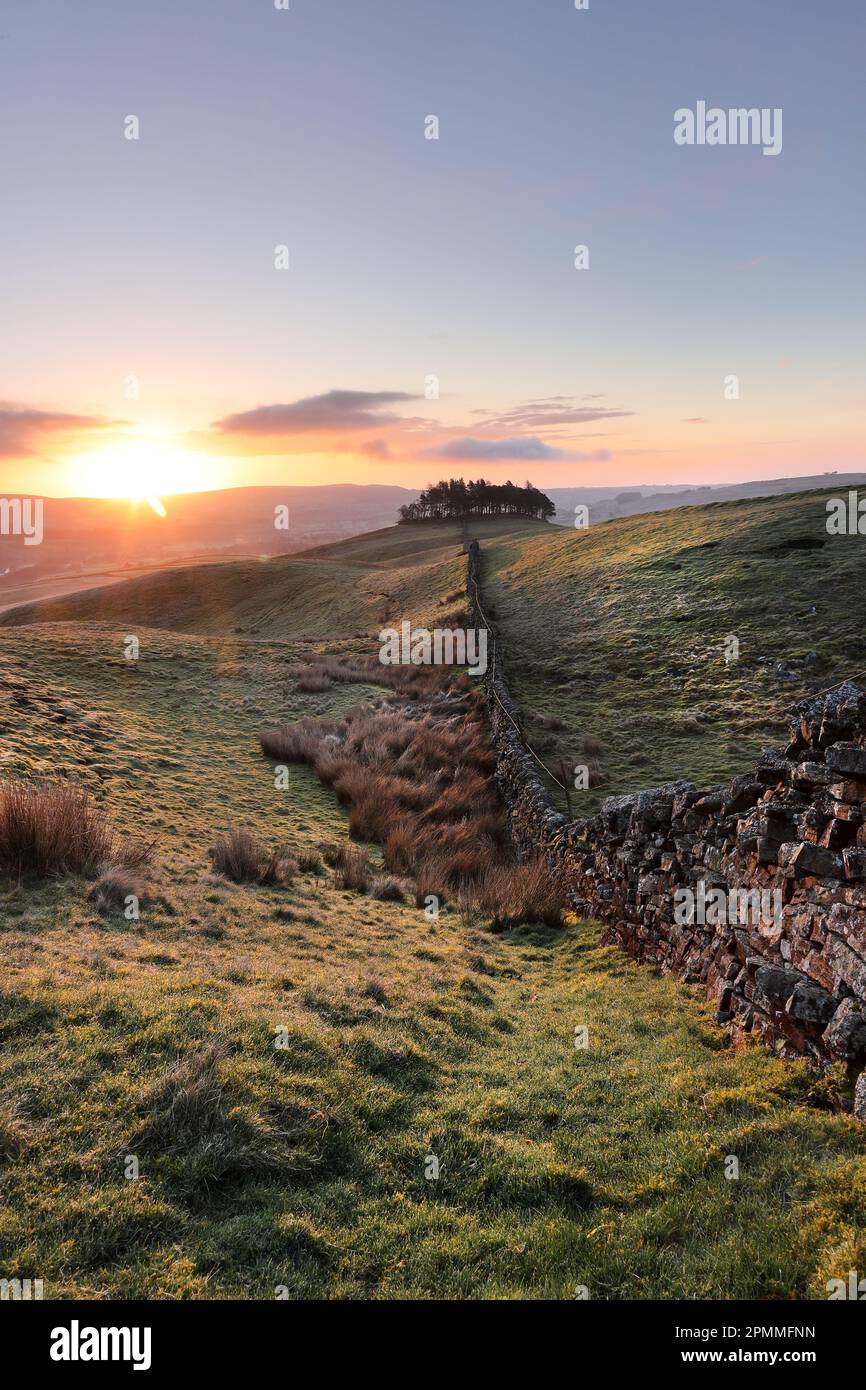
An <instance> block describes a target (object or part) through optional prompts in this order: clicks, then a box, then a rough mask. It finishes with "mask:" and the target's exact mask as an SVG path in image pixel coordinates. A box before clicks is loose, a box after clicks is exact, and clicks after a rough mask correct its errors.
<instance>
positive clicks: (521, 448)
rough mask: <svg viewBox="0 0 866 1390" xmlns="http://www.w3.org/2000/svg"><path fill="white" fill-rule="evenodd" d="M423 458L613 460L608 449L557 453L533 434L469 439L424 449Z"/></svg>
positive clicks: (581, 461)
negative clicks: (507, 437) (509, 437)
mask: <svg viewBox="0 0 866 1390" xmlns="http://www.w3.org/2000/svg"><path fill="white" fill-rule="evenodd" d="M424 456H425V458H440V459H570V460H572V461H575V462H579V463H590V462H592V463H595V462H600V461H602V460H604V459H609V458H610V454H609V453H608V451H607V450H606V449H597V450H596V451H595V452H594V453H591V454H581V453H573V452H572V451H571V450H568V449H554V448H553V447H552V446H551V445H550V444H545V442H544V440H543V439H539V438H538V436H537V435H532V434H527V435H520V436H516V437H513V438H511V439H474V438H472V437H471V436H469V435H467V436H466V437H465V438H463V439H451V440H449V442H448V443H447V444H440V445H439V446H438V447H437V448H435V449H425V450H424Z"/></svg>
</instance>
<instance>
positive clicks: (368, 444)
mask: <svg viewBox="0 0 866 1390" xmlns="http://www.w3.org/2000/svg"><path fill="white" fill-rule="evenodd" d="M358 452H359V453H361V454H364V455H365V456H366V457H367V458H368V459H389V458H392V457H393V455H392V453H391V450H390V449H389V448H388V441H387V439H367V440H365V441H364V443H363V444H359V445H358Z"/></svg>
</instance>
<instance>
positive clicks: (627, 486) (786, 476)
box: [17, 466, 866, 504]
mask: <svg viewBox="0 0 866 1390" xmlns="http://www.w3.org/2000/svg"><path fill="white" fill-rule="evenodd" d="M863 475H866V466H864V468H862V469H853V470H852V471H851V472H850V473H842V472H840V471H839V470H838V469H832V470H824V471H823V472H821V473H808V474H790V473H780V474H777V475H774V476H773V477H768V478H755V477H748V478H732V479H730V480H725V481H723V482H720V483H707V482H702V481H700V480H695V481H688V480H684V481H681V482H658V481H650V482H643V483H626V482H622V481H621V480H620V481H617V482H607V483H543V482H542V483H536V484H534V486H536V487H538V488H539V490H540V491H541V492H563V491H569V492H571V491H575V490H577V491H579V490H580V489H581V488H586V489H587V490H591V489H607V488H610V489H611V490H614V489H616V488H622V489H623V490H624V491H634V490H637V489H641V490H643V491H649V492H652V491H654V490H658V491H660V492H661V491H664V490H666V489H676V490H677V491H689V490H692V489H697V488H702V489H706V488H727V487H746V486H748V485H749V484H752V483H762V482H766V483H773V482H786V481H792V482H793V481H799V480H800V479H802V480H803V481H809V482H811V481H813V480H814V479H817V478H837V477H839V478H859V477H862V476H863ZM450 476H453V477H457V476H460V475H456V474H452V475H450ZM467 476H468V475H467ZM443 477H444V475H443ZM430 481H431V480H430V479H428V483H429V482H430ZM426 485H427V484H425V485H423V486H426ZM340 487H357V488H367V487H382V488H398V489H400V490H401V491H403V492H410V493H418V492H421V491H422V487H410V486H408V485H406V484H405V483H398V482H392V483H391V482H389V483H383V482H357V481H354V480H352V479H349V478H343V479H338V480H336V481H334V482H328V483H283V482H269V483H229V484H227V485H226V486H224V487H200V488H189V489H187V490H184V491H177V492H164V493H161V494H160V496H161V497H165V498H169V499H171V498H182V497H195V496H197V495H199V494H203V493H208V494H213V493H221V492H255V491H257V490H258V491H263V492H264V491H273V490H280V489H286V488H298V489H306V490H310V491H321V490H324V489H325V488H340ZM804 490H805V491H809V490H810V489H804ZM17 495H18V496H19V497H21V498H22V499H23V498H25V497H31V498H33V499H37V498H41V499H42V500H43V501H46V502H129V503H134V504H140V503H143V502H144V503H146V502H148V498H145V497H130V496H128V495H127V494H126V493H110V494H105V495H95V494H94V495H88V494H84V493H48V492H42V493H36V492H23V491H21V490H20V489H19V490H18V492H17Z"/></svg>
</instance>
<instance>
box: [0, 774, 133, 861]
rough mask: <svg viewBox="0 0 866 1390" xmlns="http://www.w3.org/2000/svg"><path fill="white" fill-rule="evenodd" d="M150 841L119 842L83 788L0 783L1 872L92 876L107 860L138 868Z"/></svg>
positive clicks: (101, 812)
mask: <svg viewBox="0 0 866 1390" xmlns="http://www.w3.org/2000/svg"><path fill="white" fill-rule="evenodd" d="M152 848H153V847H152V846H150V845H145V844H142V843H140V842H137V841H121V840H120V839H119V838H118V837H117V836H116V834H115V832H114V831H113V830H112V828H111V825H110V824H109V821H108V818H107V816H106V814H105V812H104V811H103V810H102V809H101V808H100V807H98V806H97V805H95V803H94V802H93V800H92V798H91V795H90V793H89V792H88V790H87V789H86V788H85V787H79V786H74V785H70V784H66V783H62V784H58V785H54V786H36V785H32V784H30V783H25V782H7V783H6V784H5V785H4V786H2V787H0V872H2V873H5V874H12V875H14V876H15V877H17V878H21V877H22V876H24V875H28V874H33V875H36V876H37V877H40V878H45V877H48V876H49V875H52V874H66V873H75V874H85V875H87V876H92V875H94V874H97V873H99V872H100V870H102V869H104V868H107V867H108V866H109V865H111V864H115V865H122V866H123V867H126V868H129V869H136V868H142V867H143V866H144V865H145V864H146V863H148V862H149V861H150V858H151V856H152Z"/></svg>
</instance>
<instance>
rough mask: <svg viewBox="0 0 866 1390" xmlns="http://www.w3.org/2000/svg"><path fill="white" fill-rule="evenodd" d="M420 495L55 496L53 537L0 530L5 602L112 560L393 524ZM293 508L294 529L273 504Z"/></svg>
mask: <svg viewBox="0 0 866 1390" xmlns="http://www.w3.org/2000/svg"><path fill="white" fill-rule="evenodd" d="M416 496H417V493H415V492H412V491H411V490H409V489H407V488H402V487H391V486H384V485H378V484H370V485H363V486H358V485H355V484H352V483H335V484H331V485H327V486H322V487H283V486H279V487H246V488H228V489H225V490H224V491H220V492H191V493H183V494H178V495H177V496H173V497H167V498H166V499H165V507H166V511H167V515H166V516H165V517H158V516H157V515H156V513H155V512H154V511H153V510H152V509H151V508H150V507H149V506H148V504H147V503H146V502H139V503H135V504H134V503H132V502H129V501H126V500H124V499H117V498H88V497H47V498H45V500H44V533H45V534H44V540H43V543H42V544H41V545H40V546H25V545H24V543H23V540H22V539H21V538H20V537H12V536H9V537H5V536H0V602H2V599H3V593H4V589H8V588H11V587H13V586H18V585H20V584H21V582H22V581H23V580H30V581H38V580H41V579H44V578H46V577H47V576H57V575H60V576H70V577H72V578H74V577H75V576H76V575H81V574H87V573H89V572H91V571H93V570H94V569H105V568H106V567H121V568H122V567H123V566H128V567H130V568H135V569H138V568H141V567H143V566H145V565H152V564H165V563H177V562H178V561H179V560H186V559H188V558H190V557H191V556H199V557H200V558H201V559H206V558H208V557H209V556H213V557H217V556H226V555H259V554H265V555H274V554H287V553H291V552H294V551H298V550H303V549H305V548H308V547H310V546H312V545H318V544H321V543H322V542H324V541H329V540H339V539H341V538H342V537H345V536H354V535H358V534H359V533H360V532H362V531H371V530H375V529H376V528H377V527H380V526H390V525H391V524H392V523H393V522H394V521H396V519H397V511H398V508H399V507H400V506H401V505H403V504H404V503H405V502H410V501H411V500H412V499H413V498H414V497H416ZM278 506H287V507H288V508H289V528H288V530H277V529H276V528H275V526H274V515H275V512H274V509H275V508H276V507H278Z"/></svg>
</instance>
